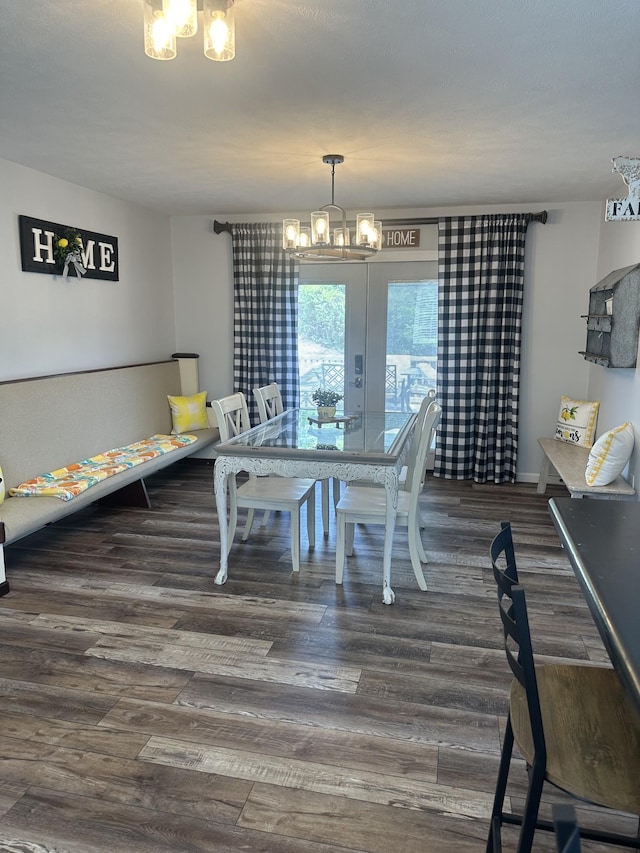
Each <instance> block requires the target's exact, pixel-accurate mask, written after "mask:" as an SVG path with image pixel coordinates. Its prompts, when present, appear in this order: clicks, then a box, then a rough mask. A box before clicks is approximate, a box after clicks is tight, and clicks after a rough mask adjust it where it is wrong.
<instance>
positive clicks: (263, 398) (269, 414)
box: [253, 382, 340, 536]
mask: <svg viewBox="0 0 640 853" xmlns="http://www.w3.org/2000/svg"><path fill="white" fill-rule="evenodd" d="M253 396H254V397H255V400H256V403H257V405H258V415H259V417H260V423H261V424H263V423H266V421H268V420H269V419H270V418H274V417H275V416H276V415H280V414H282V411H283V405H282V395H281V393H280V388H279V387H278V383H277V382H272V383H271V384H270V385H263V386H262V387H261V388H254V389H253ZM319 482H320V489H321V500H322V529H323V531H324V534H325V536H328V535H329V481H328V480H326V479H325V480H320V481H319ZM339 500H340V480H338V479H337V477H334V478H333V505H334V508H335V506H336V505H337V503H338V501H339ZM267 515H268V513H265V518H264V522H263V523H264V524H266V523H267Z"/></svg>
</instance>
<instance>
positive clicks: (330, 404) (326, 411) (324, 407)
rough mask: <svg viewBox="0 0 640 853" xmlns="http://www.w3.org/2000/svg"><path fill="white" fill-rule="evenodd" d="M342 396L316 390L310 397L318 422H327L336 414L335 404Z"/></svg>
mask: <svg viewBox="0 0 640 853" xmlns="http://www.w3.org/2000/svg"><path fill="white" fill-rule="evenodd" d="M342 398H343V397H342V394H338V392H337V391H329V390H328V389H326V388H316V390H315V391H314V392H313V394H312V395H311V399H312V400H313V402H314V403H315V404H316V406H317V408H318V417H319V418H320V420H329V418H332V417H334V415H335V413H336V403H339V402H340V400H342Z"/></svg>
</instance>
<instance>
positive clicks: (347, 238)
mask: <svg viewBox="0 0 640 853" xmlns="http://www.w3.org/2000/svg"><path fill="white" fill-rule="evenodd" d="M322 162H323V163H326V164H327V165H329V166H331V204H325V205H324V207H321V208H320V209H319V210H316V211H314V212H313V213H312V214H311V227H304V226H303V227H302V228H301V227H300V220H299V219H283V221H282V248H283V249H284V250H285V251H286V252H287V253H288V254H289V256H290V257H292V258H296V259H297V260H299V261H364V260H366V259H367V258H370V257H371V256H372V255H375V254H376V252H378V251H379V250H380V249H381V248H382V222H380V221H379V220H376V219H374V215H373V213H358V214H357V215H356V228H355V241H354V243H352V242H351V232H350V230H349V228H348V226H347V214H346V211H345V210H344V208H343V207H340V205H338V204H335V201H334V188H335V186H334V185H335V172H336V166H337V165H339V164H340V163H344V157H343V156H342V154H325V156H324V157H323V158H322ZM329 209H332V210H337V211H339V212H340V213H341V214H342V219H341V220H340V225H339V227H337V228H334V229H333V232H332V231H331V223H330V220H329V213H328V211H329Z"/></svg>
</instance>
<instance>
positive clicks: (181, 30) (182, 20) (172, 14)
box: [165, 0, 198, 38]
mask: <svg viewBox="0 0 640 853" xmlns="http://www.w3.org/2000/svg"><path fill="white" fill-rule="evenodd" d="M197 12H198V9H197V6H196V4H195V3H194V2H193V0H168V3H166V6H165V15H166V16H167V20H168V21H169V23H170V25H171V26H172V27H173V29H174V31H175V34H176V35H177V36H179V37H180V38H189V37H190V36H194V35H195V34H196V32H197V31H198V14H197Z"/></svg>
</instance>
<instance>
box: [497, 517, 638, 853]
mask: <svg viewBox="0 0 640 853" xmlns="http://www.w3.org/2000/svg"><path fill="white" fill-rule="evenodd" d="M490 552H491V563H492V566H493V574H494V577H495V581H496V584H497V587H498V606H499V611H500V616H501V619H502V626H503V632H504V646H505V652H506V655H507V661H508V662H509V666H510V668H511V671H512V672H513V674H514V676H515V678H514V680H513V682H512V685H511V694H510V699H509V716H508V720H507V728H506V731H505V736H504V742H503V746H502V755H501V758H500V770H499V773H498V782H497V786H496V793H495V799H494V804H493V810H492V814H491V825H490V829H489V838H488V840H487V848H486V849H487V853H499V851H501V850H502V842H501V828H502V825H503V824H514V825H516V826H520V828H521V829H520V838H519V841H518V848H517V850H518V853H529V851H530V850H531V846H532V843H533V836H534V833H535V831H536V829H544V830H550V831H553V828H554V827H553V823H552V822H551V821H546V820H540V819H539V818H538V811H539V806H540V797H541V795H542V788H543V784H544V782H550V783H551V784H553V785H556V786H557V787H558V788H561V789H562V790H563V791H566V792H568V793H569V794H572V795H573V796H576V797H578V798H579V799H582V800H585V801H587V802H590V803H593V804H596V805H600V806H605V807H607V808H611V809H615V810H616V811H622V812H627V813H629V814H632V815H639V814H640V716H639V715H638V712H637V710H636V708H635V706H634V705H633V704H632V702H631V700H630V699H629V697H628V696H627V695H626V694H625V692H624V689H623V687H622V684H621V682H620V680H619V678H618V676H617V674H616V673H615V671H614V670H612V669H605V668H603V667H598V666H581V665H578V664H575V665H573V664H571V665H567V664H565V665H558V666H556V665H549V666H538V667H536V666H535V665H534V660H533V651H532V647H531V635H530V632H529V620H528V615H527V605H526V599H525V592H524V589H523V588H522V586H520V585H519V583H518V570H517V567H516V559H515V553H514V548H513V539H512V536H511V526H510V525H509V524H508V523H503V525H502V530H501V531H500V533H499V534H498V535H497V536H496V537H495V539H494V540H493V542H492V543H491V549H490ZM514 743H515V745H516V746H517V748H518V750H519V752H520V753H521V755H522V756H523V758H524V759H525V761H526V763H527V769H528V772H529V788H528V791H527V797H526V802H525V807H524V812H523V814H515V813H511V812H505V811H504V799H505V794H506V789H507V781H508V777H509V769H510V763H511V756H512V752H513V746H514ZM579 835H580V837H581V838H585V839H590V840H595V841H601V842H605V843H609V844H617V845H620V846H623V847H631V848H634V849H637V850H640V839H639V838H638V837H637V836H635V837H629V836H627V835H621V834H618V833H613V832H605V831H601V830H596V829H593V830H592V829H586V828H584V827H581V828H580V831H579ZM568 849H569V850H571V849H572V848H568Z"/></svg>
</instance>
